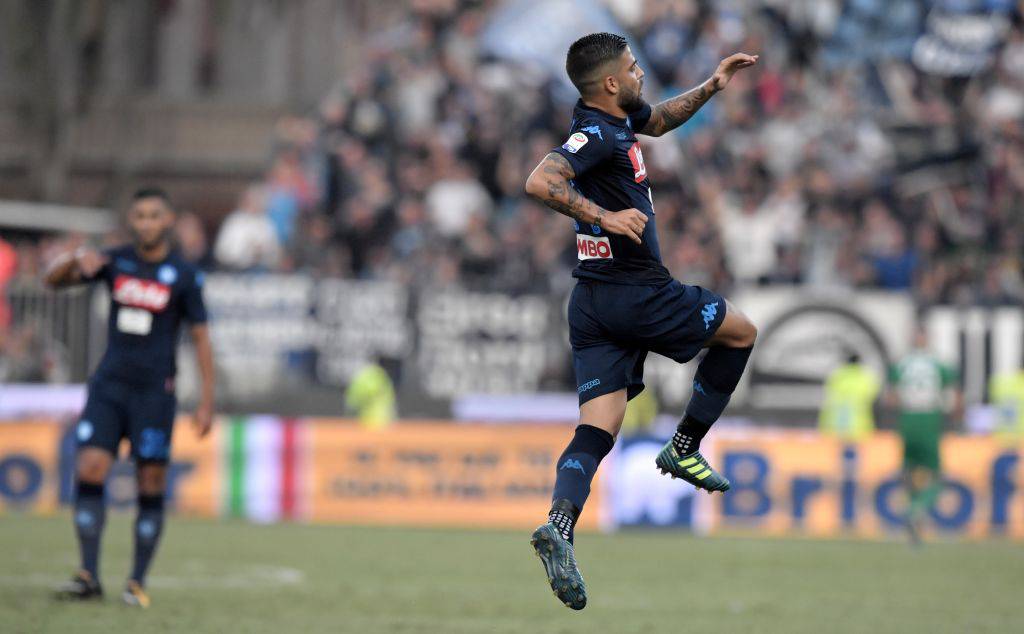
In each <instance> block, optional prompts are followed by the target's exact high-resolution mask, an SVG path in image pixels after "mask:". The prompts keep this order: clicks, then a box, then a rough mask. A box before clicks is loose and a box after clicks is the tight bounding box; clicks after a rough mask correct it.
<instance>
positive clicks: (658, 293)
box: [526, 33, 757, 610]
mask: <svg viewBox="0 0 1024 634" xmlns="http://www.w3.org/2000/svg"><path fill="white" fill-rule="evenodd" d="M756 63H757V56H756V55H746V54H743V53H738V54H735V55H732V56H730V57H728V58H726V59H724V60H723V61H722V62H721V63H720V64H719V65H718V68H717V69H716V70H715V72H714V74H713V75H712V76H711V77H709V78H708V79H707V81H705V82H704V83H702V84H701V85H699V86H697V87H696V88H694V89H693V90H690V91H689V92H686V93H684V94H682V95H679V96H677V97H674V98H672V99H668V100H666V101H663V102H661V103H659V104H657V105H655V106H653V107H652V106H651V105H649V104H647V103H645V102H644V100H643V98H642V97H641V91H642V89H643V77H644V72H643V70H641V69H640V67H639V65H638V64H637V62H636V59H635V58H634V57H633V54H632V52H631V51H630V50H629V46H628V45H627V43H626V40H625V39H624V38H622V37H620V36H618V35H613V34H611V33H595V34H592V35H587V36H585V37H583V38H580V39H579V40H577V41H576V42H574V43H573V45H572V46H571V47H569V53H568V55H567V57H566V63H565V67H566V72H567V73H568V75H569V79H570V80H572V83H573V84H574V85H575V86H576V88H577V89H578V90H579V93H580V99H579V101H578V102H577V103H576V107H575V108H574V110H573V117H572V123H571V125H570V129H569V137H568V139H566V141H565V143H564V144H563V145H562V146H561V147H558V148H555V149H554V151H552V152H551V153H549V154H548V155H547V156H545V157H544V159H543V160H542V161H541V162H540V164H539V165H538V166H537V167H536V169H534V170H533V173H531V174H530V177H529V179H528V180H527V182H526V192H527V194H529V195H530V196H533V197H534V198H536V199H538V200H540V201H541V202H543V203H544V204H546V205H547V206H548V207H551V208H552V209H554V210H555V211H557V212H559V213H562V214H565V215H566V216H569V217H570V218H572V219H573V226H574V227H575V230H576V247H577V252H578V255H579V263H578V265H577V267H576V269H575V271H574V272H573V276H574V277H576V278H577V280H578V281H577V284H576V287H575V288H574V289H573V292H572V295H571V297H570V300H569V311H568V312H569V341H570V343H571V345H572V352H573V364H574V367H575V372H576V385H577V391H578V393H579V403H580V425H579V426H578V427H577V428H576V432H575V435H574V436H573V439H572V441H571V442H570V443H569V446H568V447H567V448H566V450H565V452H564V453H563V454H562V456H561V457H560V458H559V459H558V463H557V464H556V479H555V490H554V494H553V496H552V506H551V510H550V512H549V514H548V522H547V523H545V524H543V525H541V526H540V527H539V528H537V530H536V531H534V533H533V537H532V539H531V543H532V544H533V546H534V549H535V551H536V553H537V554H538V555H539V556H540V558H541V560H542V562H543V564H544V569H545V572H546V573H547V575H548V582H549V583H550V585H551V588H552V590H554V592H555V595H556V596H557V597H558V598H559V600H561V601H562V602H563V603H565V605H567V606H569V607H571V608H573V609H576V610H581V609H583V608H584V607H585V606H586V603H587V595H586V588H585V585H584V582H583V577H582V575H581V574H580V572H579V569H578V567H577V565H576V559H575V552H574V549H573V528H574V526H575V524H576V520H577V519H578V518H579V515H580V512H581V511H582V510H583V505H584V503H585V502H586V499H587V496H588V494H589V493H590V483H591V481H592V479H593V477H594V473H595V471H596V470H597V467H598V464H599V463H600V462H601V460H602V458H604V456H606V455H607V454H608V452H609V451H610V450H611V448H612V445H613V444H614V442H615V436H616V435H617V434H618V432H619V428H620V427H621V425H622V419H623V416H624V414H625V411H626V402H627V401H628V400H629V399H631V398H633V397H634V396H636V395H637V394H639V393H640V392H641V391H642V390H643V389H644V385H643V366H644V359H645V358H646V356H647V353H648V352H656V353H658V354H662V355H665V356H667V357H669V358H671V359H673V360H675V361H677V362H679V363H685V362H687V361H689V360H690V359H692V358H693V357H694V356H696V355H697V353H698V352H700V350H701V349H702V348H709V350H708V353H707V354H706V355H705V356H704V359H703V360H702V361H701V362H700V365H699V366H698V367H697V373H696V376H695V378H694V383H693V395H692V397H691V399H690V403H689V405H688V406H687V408H686V413H685V415H684V417H683V419H682V420H681V421H680V423H679V427H678V428H677V430H676V433H675V435H674V436H673V437H672V439H671V440H670V441H669V442H668V443H667V444H666V445H665V448H664V449H662V451H661V453H660V454H659V455H658V458H657V461H656V463H657V467H658V468H659V469H660V470H661V471H662V472H663V473H666V474H670V475H671V476H672V477H673V478H676V477H678V478H682V479H683V480H685V481H686V482H689V483H690V484H692V485H694V486H695V487H697V488H699V489H704V490H706V491H708V492H709V493H710V492H712V491H726V490H728V489H729V481H728V480H726V479H725V478H724V477H722V476H721V475H719V474H718V473H717V472H715V470H714V469H712V468H711V467H710V465H708V462H707V460H705V459H704V457H703V456H702V455H701V453H700V441H701V439H702V438H703V437H704V435H705V434H706V433H707V431H708V429H709V428H710V427H711V425H712V424H713V423H714V422H715V421H716V420H717V419H718V417H719V416H720V415H721V413H722V411H723V410H724V409H725V406H726V404H727V403H728V401H729V397H730V395H731V394H732V392H733V390H734V389H735V388H736V385H737V383H738V382H739V380H740V376H742V374H743V369H744V368H745V367H746V363H747V359H748V358H749V356H750V352H751V350H752V348H753V345H754V339H755V338H756V336H757V329H756V328H755V327H754V325H753V324H752V323H751V322H750V320H748V319H747V318H746V317H745V316H744V315H743V314H742V313H740V312H739V311H738V310H736V308H735V307H734V306H733V305H732V304H730V303H728V302H727V301H726V300H724V299H723V298H722V297H721V296H719V295H716V294H715V293H713V292H711V291H709V290H707V289H703V288H700V287H698V286H687V285H685V284H682V283H680V282H678V281H676V280H674V279H672V277H671V275H670V274H669V272H668V270H667V269H666V268H665V267H664V266H663V265H662V263H661V253H660V251H659V248H658V233H657V229H656V227H655V223H654V222H653V220H654V215H655V212H654V203H653V197H652V195H651V187H650V183H649V181H648V180H647V168H646V166H645V165H644V159H643V153H642V152H641V150H640V145H639V143H638V142H637V138H636V135H637V134H643V135H648V136H661V135H662V134H664V133H666V132H668V131H670V130H673V129H675V128H677V127H678V126H680V125H682V124H683V123H684V122H685V121H686V120H687V119H689V118H690V117H691V116H692V115H693V113H695V112H696V111H697V110H698V109H699V108H700V107H701V106H702V105H704V103H705V102H707V100H708V99H710V98H711V96H712V95H714V94H715V93H716V92H718V91H720V90H722V89H723V88H725V86H726V85H727V84H728V83H729V80H730V79H731V78H732V76H733V74H735V73H736V72H737V71H738V70H740V69H742V68H746V67H749V66H753V65H754V64H756Z"/></svg>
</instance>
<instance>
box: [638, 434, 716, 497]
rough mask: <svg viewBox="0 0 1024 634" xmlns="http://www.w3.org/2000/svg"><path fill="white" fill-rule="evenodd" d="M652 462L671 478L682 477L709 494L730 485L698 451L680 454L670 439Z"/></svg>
mask: <svg viewBox="0 0 1024 634" xmlns="http://www.w3.org/2000/svg"><path fill="white" fill-rule="evenodd" d="M654 462H655V464H657V465H658V469H659V470H661V472H662V473H664V474H667V475H670V476H672V477H673V478H682V479H683V480H685V481H686V482H689V483H690V484H692V485H693V486H695V487H697V488H698V489H704V490H705V491H707V492H708V493H709V494H710V493H713V492H714V491H722V492H723V493H724V492H726V491H728V490H729V488H730V487H731V486H732V485H730V484H729V480H728V479H727V478H725V477H724V476H721V475H719V474H718V472H716V471H715V470H714V469H712V468H711V466H710V465H708V461H707V460H705V459H704V456H702V455H700V452H699V451H694V452H693V453H688V454H686V455H685V456H681V455H679V452H678V451H676V446H675V445H674V444H672V441H671V440H670V441H668V444H666V445H665V448H664V449H662V450H661V453H659V454H658V457H657V459H655V461H654Z"/></svg>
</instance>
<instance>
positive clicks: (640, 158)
mask: <svg viewBox="0 0 1024 634" xmlns="http://www.w3.org/2000/svg"><path fill="white" fill-rule="evenodd" d="M627 154H629V162H630V163H632V164H633V180H635V181H636V182H638V183H642V182H644V179H645V178H647V166H646V165H644V153H643V152H641V151H640V143H634V144H633V145H632V146H631V147H630V148H629V152H627Z"/></svg>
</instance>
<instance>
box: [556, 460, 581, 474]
mask: <svg viewBox="0 0 1024 634" xmlns="http://www.w3.org/2000/svg"><path fill="white" fill-rule="evenodd" d="M564 469H579V471H580V473H582V474H583V475H587V472H586V471H585V470H584V469H583V465H581V464H580V461H579V460H573V459H572V458H566V459H565V462H563V463H562V466H561V467H558V470H559V471H562V470H564Z"/></svg>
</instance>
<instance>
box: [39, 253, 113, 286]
mask: <svg viewBox="0 0 1024 634" xmlns="http://www.w3.org/2000/svg"><path fill="white" fill-rule="evenodd" d="M109 260H110V258H109V257H107V255H105V254H103V253H100V252H99V251H94V250H92V249H87V248H84V247H83V248H81V249H78V250H76V251H74V252H73V253H63V254H61V255H59V256H57V257H56V258H55V259H54V261H53V262H51V263H50V266H49V267H47V269H46V278H45V279H46V284H47V285H48V286H50V287H52V288H61V287H63V286H71V285H72V284H80V283H82V282H88V281H92V280H94V279H96V277H97V276H98V275H99V273H100V271H101V270H102V269H103V267H104V266H106V265H107V262H108V261H109Z"/></svg>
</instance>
